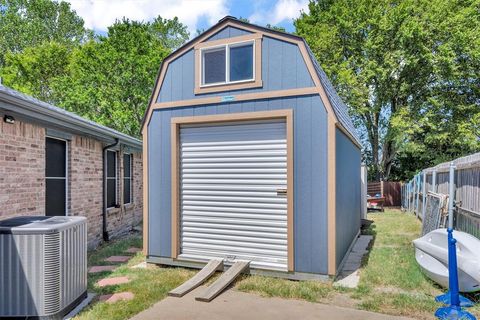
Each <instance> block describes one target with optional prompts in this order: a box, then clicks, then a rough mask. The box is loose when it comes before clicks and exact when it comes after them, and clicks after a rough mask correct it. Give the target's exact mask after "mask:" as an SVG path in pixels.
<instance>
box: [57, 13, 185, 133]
mask: <svg viewBox="0 0 480 320" xmlns="http://www.w3.org/2000/svg"><path fill="white" fill-rule="evenodd" d="M187 38H188V33H187V31H186V27H185V26H183V25H182V24H180V23H179V22H178V21H177V20H176V19H175V20H164V19H162V18H161V17H158V18H157V19H155V20H154V21H153V22H151V23H141V22H136V21H130V20H128V19H124V20H122V21H117V22H115V23H114V24H113V26H111V27H109V28H108V35H107V36H106V37H98V39H96V40H91V41H89V42H88V43H86V44H85V45H83V46H81V47H79V48H78V49H77V50H75V52H74V53H73V54H72V58H71V61H70V64H69V75H68V77H64V78H63V79H62V80H61V85H60V86H59V87H61V88H62V89H61V90H60V92H59V94H61V97H60V99H59V105H60V106H63V107H65V108H66V109H68V110H72V111H75V112H78V113H80V114H81V115H83V116H86V117H88V118H90V119H92V120H95V121H97V122H99V123H101V124H104V125H106V126H109V127H111V128H114V129H117V130H120V131H122V132H125V133H127V134H130V135H133V136H139V134H140V131H139V128H140V123H141V120H142V117H143V114H144V112H145V109H146V106H147V104H148V101H149V98H150V94H151V92H152V88H153V85H154V82H155V76H156V74H157V72H158V69H159V67H160V63H161V62H162V60H163V59H164V58H165V57H166V56H167V55H168V54H169V53H170V52H171V51H172V50H173V49H174V48H175V47H178V46H179V45H180V44H182V43H183V42H184V41H186V39H187Z"/></svg>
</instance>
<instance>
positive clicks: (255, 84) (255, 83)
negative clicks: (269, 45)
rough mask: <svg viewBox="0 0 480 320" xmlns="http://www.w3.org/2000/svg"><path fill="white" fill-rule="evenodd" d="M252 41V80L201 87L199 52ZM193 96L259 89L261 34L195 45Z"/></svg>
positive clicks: (200, 57) (260, 77)
mask: <svg viewBox="0 0 480 320" xmlns="http://www.w3.org/2000/svg"><path fill="white" fill-rule="evenodd" d="M248 41H254V42H255V52H254V59H253V61H254V62H255V65H254V68H255V72H254V75H255V76H254V79H253V80H251V81H244V82H240V83H222V84H218V85H212V86H205V87H202V86H201V76H202V63H201V59H202V55H201V50H202V49H205V48H214V47H218V46H223V45H227V44H235V43H240V42H248ZM194 48H195V62H194V67H195V89H194V93H195V94H202V93H212V92H222V91H229V90H241V89H252V88H260V87H262V86H263V82H262V54H261V53H262V34H260V33H252V34H247V35H243V36H238V37H232V38H225V39H220V40H214V41H208V42H201V43H198V44H196V45H195V47H194Z"/></svg>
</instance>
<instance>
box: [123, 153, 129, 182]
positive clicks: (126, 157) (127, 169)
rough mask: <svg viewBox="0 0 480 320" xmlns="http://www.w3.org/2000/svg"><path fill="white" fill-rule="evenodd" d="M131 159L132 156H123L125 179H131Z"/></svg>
mask: <svg viewBox="0 0 480 320" xmlns="http://www.w3.org/2000/svg"><path fill="white" fill-rule="evenodd" d="M130 159H131V155H130V154H124V155H123V176H124V177H130V169H131V164H130Z"/></svg>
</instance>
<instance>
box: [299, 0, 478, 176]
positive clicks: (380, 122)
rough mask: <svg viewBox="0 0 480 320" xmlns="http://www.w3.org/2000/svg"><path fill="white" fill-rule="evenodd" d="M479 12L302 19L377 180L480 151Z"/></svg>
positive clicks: (412, 9) (455, 5)
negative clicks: (354, 127) (359, 132)
mask: <svg viewBox="0 0 480 320" xmlns="http://www.w3.org/2000/svg"><path fill="white" fill-rule="evenodd" d="M479 5H480V2H479V0H466V1H462V0H428V1H427V0H401V1H398V0H378V1H370V0H357V1H350V0H338V1H333V0H321V1H311V2H310V4H309V13H302V15H301V16H300V17H299V18H298V19H297V20H296V21H295V26H296V29H297V33H298V34H299V35H300V36H303V37H304V38H305V39H306V40H307V42H308V43H309V45H310V46H311V48H312V50H313V52H314V54H315V55H316V57H317V59H318V60H319V62H320V64H321V65H322V67H323V68H324V69H325V72H326V73H327V74H328V75H329V77H330V78H331V79H332V81H333V83H334V85H335V87H336V88H337V90H338V92H339V94H340V95H341V96H342V98H343V99H344V101H345V102H346V103H347V105H349V107H350V113H351V115H352V116H353V117H354V119H355V122H356V124H357V126H359V127H360V131H361V133H362V139H363V140H364V142H365V143H364V144H365V145H366V150H365V154H366V155H367V159H366V160H367V162H368V163H369V164H370V165H371V171H373V173H374V177H375V178H376V179H380V178H388V177H389V176H390V175H391V174H392V173H393V176H394V177H396V178H405V175H406V174H408V173H407V172H405V171H403V169H402V166H408V167H409V170H413V171H415V170H418V169H420V168H422V167H425V166H429V165H432V164H435V163H438V162H440V161H443V160H444V159H445V158H450V157H456V156H460V155H462V154H465V153H468V152H472V151H473V150H475V149H477V150H478V148H479V146H480V144H479V137H480V131H479V127H480V126H479V122H478V121H479V118H480V113H479V112H480V101H479V99H478V97H479V88H480V85H479V84H480V83H479V77H478V70H479V66H480V42H479V41H480V40H479V36H478V29H479V27H480V11H479V10H478V7H479ZM413 163H414V164H415V168H412V167H411V165H412V164H413Z"/></svg>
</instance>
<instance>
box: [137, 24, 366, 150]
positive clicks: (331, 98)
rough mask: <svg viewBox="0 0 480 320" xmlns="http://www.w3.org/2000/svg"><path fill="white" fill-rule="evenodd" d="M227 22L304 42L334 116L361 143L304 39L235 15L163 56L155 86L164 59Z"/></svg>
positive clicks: (340, 100)
mask: <svg viewBox="0 0 480 320" xmlns="http://www.w3.org/2000/svg"><path fill="white" fill-rule="evenodd" d="M228 22H234V23H235V24H236V25H239V26H240V27H241V26H242V25H243V26H245V27H248V28H250V29H251V28H252V27H253V28H255V29H257V30H260V31H262V32H265V33H270V34H277V35H281V36H282V37H287V38H290V39H292V40H293V41H296V42H298V41H301V42H302V43H304V44H305V46H306V48H307V52H308V55H309V57H310V59H311V60H312V63H313V65H314V68H315V72H316V75H317V77H318V78H319V80H320V83H321V85H322V86H323V89H324V90H325V93H326V96H327V98H328V100H329V101H330V104H331V106H332V109H333V111H334V113H335V116H336V118H337V119H338V121H339V122H340V125H341V126H342V127H343V128H344V129H345V130H346V131H347V132H348V133H349V134H350V135H351V138H352V139H353V140H355V142H356V143H357V144H358V145H361V142H360V138H359V136H358V133H357V130H356V128H355V126H354V124H353V122H352V119H351V118H350V116H349V114H348V108H347V106H346V104H345V103H344V102H343V101H342V99H341V98H340V96H339V95H338V93H337V91H336V90H335V88H334V86H333V85H332V83H331V82H330V80H329V79H328V77H327V75H326V73H325V71H323V69H322V67H321V66H320V63H319V62H318V61H317V59H316V58H315V56H314V54H313V52H312V50H311V49H310V47H309V46H308V44H307V43H306V41H305V39H303V38H302V37H300V36H297V35H294V34H291V33H287V32H282V31H279V30H273V29H269V28H266V27H263V26H259V25H255V24H252V23H247V22H244V21H241V20H239V19H237V18H235V17H232V16H226V17H224V18H222V19H220V20H219V21H218V23H216V24H215V25H213V26H212V27H210V28H209V29H207V30H206V31H205V32H203V33H202V34H200V35H198V36H196V37H195V38H193V39H191V40H190V41H188V42H187V43H185V44H184V45H182V46H181V47H180V48H178V49H177V50H175V51H174V52H172V53H171V54H170V55H168V56H167V57H165V59H164V60H163V61H162V64H161V65H160V68H159V71H158V75H157V80H156V83H155V87H157V86H158V85H159V83H158V81H159V80H160V73H161V70H162V68H163V67H164V63H165V62H166V61H169V60H171V59H173V58H174V57H175V56H176V55H177V54H178V53H179V52H183V51H184V50H186V49H188V47H191V46H192V44H194V43H196V42H199V41H201V40H202V38H203V37H204V35H205V34H210V33H212V32H215V31H216V30H217V29H218V31H220V30H221V29H222V26H223V25H227V23H228ZM154 92H155V89H154V90H153V92H152V95H151V98H150V102H149V106H150V105H151V104H152V102H153V99H154ZM149 108H150V107H149ZM148 112H149V110H148V109H147V111H146V113H145V116H144V118H143V120H142V127H143V126H144V125H145V121H146V119H147V116H148Z"/></svg>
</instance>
